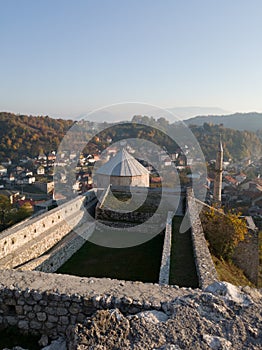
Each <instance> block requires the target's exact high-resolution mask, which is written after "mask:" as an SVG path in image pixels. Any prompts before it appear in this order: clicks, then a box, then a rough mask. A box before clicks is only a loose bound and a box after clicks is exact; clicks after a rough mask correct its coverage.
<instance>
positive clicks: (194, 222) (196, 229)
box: [186, 188, 219, 289]
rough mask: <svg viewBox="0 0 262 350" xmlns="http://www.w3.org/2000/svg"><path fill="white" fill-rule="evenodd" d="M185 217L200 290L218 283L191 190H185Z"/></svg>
mask: <svg viewBox="0 0 262 350" xmlns="http://www.w3.org/2000/svg"><path fill="white" fill-rule="evenodd" d="M186 215H188V217H189V220H190V225H191V235H192V244H193V251H194V256H195V264H196V269H197V275H198V282H199V286H200V288H202V289H204V288H206V287H207V286H208V285H210V284H212V283H213V282H215V281H218V280H219V278H218V274H217V271H216V268H215V265H214V263H213V260H212V257H211V254H210V252H209V249H208V245H207V241H206V239H205V235H204V231H203V228H202V224H201V220H200V218H199V211H198V208H197V204H196V201H195V197H194V192H193V190H192V188H189V189H188V190H187V213H186Z"/></svg>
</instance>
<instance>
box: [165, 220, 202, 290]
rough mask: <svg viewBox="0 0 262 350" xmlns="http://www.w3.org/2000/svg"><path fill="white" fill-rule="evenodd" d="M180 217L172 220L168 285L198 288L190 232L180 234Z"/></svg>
mask: <svg viewBox="0 0 262 350" xmlns="http://www.w3.org/2000/svg"><path fill="white" fill-rule="evenodd" d="M182 219H183V218H182V217H179V216H175V217H174V218H173V232H172V249H171V260H170V278H169V283H170V284H175V285H178V286H180V287H192V288H197V287H198V278H197V273H196V267H195V261H194V255H193V248H192V240H191V231H190V229H189V230H188V231H187V232H185V233H180V232H179V228H180V225H181V221H182Z"/></svg>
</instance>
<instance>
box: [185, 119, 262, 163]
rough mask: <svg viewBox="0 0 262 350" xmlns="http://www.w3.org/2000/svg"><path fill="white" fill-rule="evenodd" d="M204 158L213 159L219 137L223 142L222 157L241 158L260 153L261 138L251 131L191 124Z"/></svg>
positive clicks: (205, 124)
mask: <svg viewBox="0 0 262 350" xmlns="http://www.w3.org/2000/svg"><path fill="white" fill-rule="evenodd" d="M191 130H192V132H193V133H194V135H195V137H196V138H197V140H198V142H199V143H200V146H201V148H202V151H203V153H204V155H205V157H206V159H208V160H210V159H215V158H216V152H217V145H218V142H219V139H220V137H221V140H222V142H223V147H224V159H225V160H228V159H229V158H231V159H233V160H241V159H243V158H245V157H250V156H256V157H260V155H261V154H262V138H259V136H258V135H256V134H255V133H253V132H251V131H239V130H233V129H228V128H224V127H223V126H221V125H210V124H207V123H204V125H203V126H191Z"/></svg>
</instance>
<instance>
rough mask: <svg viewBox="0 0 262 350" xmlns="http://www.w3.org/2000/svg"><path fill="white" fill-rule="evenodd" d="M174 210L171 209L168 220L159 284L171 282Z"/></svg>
mask: <svg viewBox="0 0 262 350" xmlns="http://www.w3.org/2000/svg"><path fill="white" fill-rule="evenodd" d="M173 216H174V212H172V211H169V212H168V215H167V221H166V230H165V240H164V245H163V251H162V260H161V266H160V273H159V284H161V285H162V284H169V275H170V257H171V245H172V220H173Z"/></svg>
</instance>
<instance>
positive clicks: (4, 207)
mask: <svg viewBox="0 0 262 350" xmlns="http://www.w3.org/2000/svg"><path fill="white" fill-rule="evenodd" d="M11 209H12V205H11V203H10V200H9V198H8V197H7V196H4V195H2V194H1V195H0V225H1V227H2V228H5V227H6V226H7V224H8V222H9V221H10V213H11Z"/></svg>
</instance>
